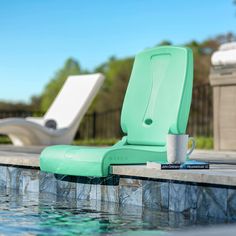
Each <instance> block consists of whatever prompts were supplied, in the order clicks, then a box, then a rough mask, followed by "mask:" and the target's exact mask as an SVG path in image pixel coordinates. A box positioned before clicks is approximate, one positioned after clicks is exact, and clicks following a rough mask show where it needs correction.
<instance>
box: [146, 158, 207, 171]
mask: <svg viewBox="0 0 236 236" xmlns="http://www.w3.org/2000/svg"><path fill="white" fill-rule="evenodd" d="M147 167H148V168H155V169H158V170H178V169H191V170H196V169H209V168H210V166H209V163H207V162H203V161H194V160H189V161H186V162H185V163H183V164H170V163H167V162H165V163H160V162H154V161H149V162H147Z"/></svg>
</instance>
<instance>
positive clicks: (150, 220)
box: [0, 189, 217, 236]
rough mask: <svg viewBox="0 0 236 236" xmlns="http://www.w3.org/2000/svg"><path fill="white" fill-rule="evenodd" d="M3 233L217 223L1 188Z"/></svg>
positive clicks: (108, 231) (148, 231)
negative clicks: (24, 193)
mask: <svg viewBox="0 0 236 236" xmlns="http://www.w3.org/2000/svg"><path fill="white" fill-rule="evenodd" d="M0 203H1V204H0V235H93V236H96V235H106V236H107V235H166V234H168V232H170V231H175V230H180V229H185V228H189V227H195V226H197V225H201V224H208V223H209V224H212V223H217V222H216V221H214V222H213V221H210V220H209V221H208V222H206V221H205V220H204V221H201V220H197V219H191V216H186V215H183V214H175V213H170V212H169V213H168V212H160V211H154V210H151V209H142V208H141V207H134V206H124V207H119V206H118V205H116V204H110V203H109V204H108V203H102V202H96V201H90V202H88V201H81V202H79V203H78V202H77V203H76V202H73V201H71V200H65V199H56V197H55V196H52V195H48V194H40V196H38V195H37V194H27V195H21V194H19V193H17V192H14V191H10V190H6V189H0Z"/></svg>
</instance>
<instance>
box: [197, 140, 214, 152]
mask: <svg viewBox="0 0 236 236" xmlns="http://www.w3.org/2000/svg"><path fill="white" fill-rule="evenodd" d="M194 138H195V140H196V149H207V150H208V149H213V147H214V141H213V138H212V137H194Z"/></svg>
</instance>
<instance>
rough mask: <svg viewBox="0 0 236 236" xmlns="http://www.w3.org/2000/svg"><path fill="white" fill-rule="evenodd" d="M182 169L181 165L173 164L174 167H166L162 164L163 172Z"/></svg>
mask: <svg viewBox="0 0 236 236" xmlns="http://www.w3.org/2000/svg"><path fill="white" fill-rule="evenodd" d="M179 168H180V165H179V164H172V165H169V164H167V165H165V164H162V165H161V169H162V170H178V169H179Z"/></svg>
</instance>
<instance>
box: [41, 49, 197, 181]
mask: <svg viewBox="0 0 236 236" xmlns="http://www.w3.org/2000/svg"><path fill="white" fill-rule="evenodd" d="M192 81H193V57H192V52H191V50H190V49H188V48H183V47H172V46H164V47H157V48H153V49H149V50H146V51H144V52H141V53H139V54H138V55H137V56H136V57H135V62H134V66H133V70H132V74H131V78H130V81H129V85H128V88H127V92H126V95H125V99H124V103H123V108H122V114H121V128H122V130H123V132H124V133H125V134H127V136H124V137H123V138H122V140H121V141H119V142H118V143H117V144H115V145H114V146H112V147H105V148H102V147H101V148H97V147H96V148H95V147H79V146H70V145H59V146H51V147H47V148H46V149H45V150H44V151H43V152H42V153H41V157H40V168H41V170H42V171H46V172H51V173H56V174H64V175H75V176H96V177H102V176H107V175H108V174H109V166H110V165H112V164H126V165H127V164H145V163H146V162H147V161H160V162H163V161H166V135H167V134H168V133H172V134H183V133H185V130H186V126H187V121H188V116H189V110H190V104H191V97H192Z"/></svg>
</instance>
